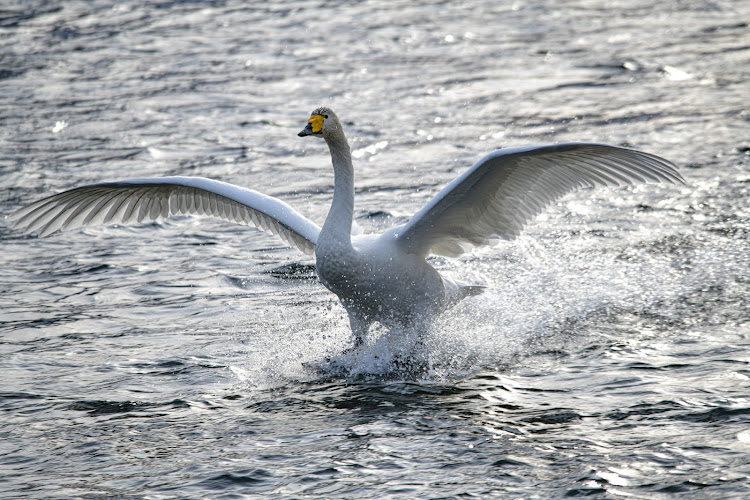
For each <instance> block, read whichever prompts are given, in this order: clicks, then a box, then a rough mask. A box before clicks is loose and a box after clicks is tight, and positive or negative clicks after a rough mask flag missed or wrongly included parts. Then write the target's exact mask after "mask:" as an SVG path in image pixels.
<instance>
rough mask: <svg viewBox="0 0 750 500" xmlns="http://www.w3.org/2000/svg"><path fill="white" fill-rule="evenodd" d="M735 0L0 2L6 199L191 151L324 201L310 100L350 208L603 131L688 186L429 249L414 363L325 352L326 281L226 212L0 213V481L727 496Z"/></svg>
mask: <svg viewBox="0 0 750 500" xmlns="http://www.w3.org/2000/svg"><path fill="white" fill-rule="evenodd" d="M748 21H750V4H748V3H747V2H743V1H730V0H720V1H713V2H708V1H693V0H686V1H680V2H673V1H667V2H657V3H656V4H654V2H652V1H650V0H649V1H639V0H636V1H630V0H629V1H594V0H581V1H562V0H561V1H552V0H550V1H541V0H539V1H525V2H524V1H517V2H498V1H495V0H485V1H481V0H479V1H465V2H414V1H405V2H398V1H389V2H386V1H364V2H315V1H299V2H296V1H287V2H270V3H264V2H242V1H239V0H237V1H213V2H210V1H206V2H200V1H193V2H190V1H184V2H182V1H174V2H129V1H124V2H121V3H112V2H104V1H89V0H86V1H83V0H69V1H65V2H62V1H57V2H55V1H52V2H50V1H46V0H45V1H24V2H13V1H11V2H8V3H5V4H3V7H1V8H0V78H1V79H0V123H1V124H2V126H1V127H0V148H1V149H0V150H1V151H2V155H0V176H1V177H0V179H1V180H2V186H3V190H2V196H1V197H0V210H1V211H2V212H3V213H5V214H7V213H9V212H11V211H12V210H14V209H16V208H18V207H20V206H21V205H23V204H25V203H27V202H30V201H32V200H34V199H36V198H39V197H41V196H43V195H46V194H49V193H53V192H57V191H60V190H63V189H66V188H71V187H74V186H77V185H80V184H83V183H87V182H94V181H99V180H116V179H122V178H129V177H139V176H161V175H200V176H206V177H212V178H215V179H220V180H224V181H228V182H233V183H236V184H240V185H244V186H249V187H252V188H255V189H258V190H261V191H264V192H266V193H268V194H271V195H275V196H279V197H281V198H283V199H284V200H285V201H287V202H289V203H291V204H293V205H295V206H296V207H297V208H298V209H299V210H300V211H301V212H303V213H305V214H307V215H309V216H310V217H311V218H312V219H314V220H316V221H317V222H319V223H321V222H322V220H323V218H324V217H325V214H326V211H327V209H328V204H329V202H330V196H331V192H332V173H331V170H330V160H329V158H328V156H327V150H326V148H325V146H324V145H323V144H322V143H321V142H318V141H314V140H309V139H308V140H304V139H300V138H298V137H297V136H296V133H297V131H299V130H300V129H301V128H302V127H303V126H304V124H305V122H306V120H307V117H308V116H309V113H310V111H311V110H312V109H313V108H315V107H317V106H319V105H330V106H331V107H333V108H334V109H335V110H337V112H338V114H339V115H340V116H341V117H342V119H343V120H344V121H345V124H346V127H347V132H348V135H349V137H350V142H351V144H352V148H353V150H354V155H355V157H356V158H355V161H356V163H357V165H356V167H357V169H358V170H357V196H358V198H357V215H358V217H359V223H360V225H362V226H363V227H365V228H366V229H367V230H370V229H372V228H377V227H382V226H383V225H387V224H392V223H395V222H398V221H403V220H406V218H408V217H409V216H410V215H411V214H412V213H413V212H415V211H416V210H417V209H418V208H419V207H421V206H422V205H423V204H424V203H425V202H426V201H427V200H428V199H429V198H430V197H431V196H432V194H434V193H435V192H436V191H437V190H438V189H439V188H440V187H441V186H442V185H444V184H445V183H446V182H448V181H449V180H451V179H452V178H453V177H455V176H456V175H457V174H458V173H460V172H461V171H462V170H463V169H465V168H467V167H468V166H469V165H470V164H472V163H473V162H474V161H475V160H476V159H478V158H479V157H481V156H482V155H484V154H485V153H486V152H488V151H490V150H492V149H495V148H497V147H502V146H514V145H522V144H533V143H545V142H554V141H564V140H592V141H598V142H608V143H612V144H628V145H631V146H633V147H636V148H639V149H643V150H646V151H649V152H653V153H657V154H660V155H662V156H664V157H667V158H669V159H671V160H672V161H674V162H675V163H676V164H678V165H679V166H680V167H681V170H682V172H683V174H684V176H685V178H686V179H687V182H688V184H687V186H679V187H678V186H645V187H638V188H635V189H618V190H597V191H586V192H581V193H578V194H576V195H572V196H568V197H567V198H565V199H564V200H563V201H562V202H561V203H560V204H559V205H558V206H556V207H553V208H552V209H551V210H550V211H549V212H548V213H547V214H545V215H544V216H542V217H540V218H539V219H538V220H537V221H536V222H535V223H534V224H532V225H531V226H530V228H529V230H528V231H527V232H526V234H525V236H523V237H522V238H521V239H520V240H518V241H516V242H513V243H503V244H502V245H500V246H499V247H497V248H491V249H482V250H480V251H477V252H476V253H474V254H472V255H470V256H468V257H465V258H463V259H459V260H437V261H436V265H438V266H439V267H440V268H441V270H443V271H444V272H445V273H447V274H450V275H452V276H454V277H457V278H461V279H464V280H466V281H475V282H481V283H485V284H486V285H487V286H488V291H487V293H486V294H484V295H483V296H481V297H477V298H472V299H470V300H467V301H466V302H464V303H463V304H462V305H461V306H460V307H458V308H457V309H455V310H454V311H453V312H452V313H451V314H449V315H447V316H445V317H443V318H442V320H441V321H440V324H439V325H437V327H436V328H435V330H434V331H433V332H431V334H430V336H429V338H428V341H427V349H428V350H429V353H428V354H429V357H430V359H431V361H432V364H433V367H432V369H430V370H428V371H425V372H423V373H418V374H413V373H412V374H405V373H399V372H398V370H394V369H392V368H389V367H381V366H378V365H377V363H375V362H374V361H373V363H368V362H367V359H366V358H363V359H362V366H359V367H355V369H353V370H351V372H347V373H340V372H339V373H336V372H333V371H327V370H326V368H325V366H326V363H325V359H326V357H327V356H331V355H335V354H338V353H340V352H341V351H342V350H343V349H344V348H346V347H347V345H348V342H349V340H350V338H349V331H348V327H347V321H346V318H345V314H344V311H343V309H342V308H341V307H340V306H339V305H338V304H337V303H336V302H335V300H334V299H333V296H332V295H330V294H329V293H327V292H326V291H325V290H324V289H323V287H322V286H321V285H320V284H319V283H317V282H316V281H315V280H312V279H291V278H292V276H291V275H289V274H288V273H286V272H284V269H288V266H291V265H293V264H297V263H299V264H310V263H311V262H310V260H309V259H308V258H306V257H303V256H301V255H300V254H299V253H298V252H297V251H295V250H292V249H288V248H285V247H284V246H283V245H282V244H281V243H280V242H279V241H277V240H276V239H274V238H273V237H270V236H268V235H265V234H263V233H260V232H258V231H255V230H253V229H249V228H244V227H239V226H232V225H230V224H225V223H221V222H218V221H214V220H205V219H194V218H183V219H181V220H169V221H167V222H165V223H163V224H152V225H147V226H140V227H127V228H122V227H106V228H90V229H86V230H79V231H73V232H69V233H64V234H58V235H55V236H53V237H50V238H47V239H42V240H39V239H36V238H33V237H30V236H24V235H21V234H20V233H19V231H17V230H14V229H12V228H10V227H9V226H8V224H7V223H6V222H3V223H2V224H0V239H1V240H2V253H1V254H0V255H1V256H0V259H2V260H1V262H2V266H0V280H1V281H2V287H1V288H0V415H1V419H2V426H0V495H2V496H4V497H15V498H25V497H35V498H42V497H50V498H63V497H86V498H99V497H104V496H115V497H121V498H122V497H125V498H176V497H194V498H197V497H223V498H236V497H241V496H247V497H254V496H260V495H274V496H276V497H282V498H315V497H327V498H446V497H455V496H458V495H463V496H465V497H480V498H486V497H491V496H494V497H500V498H505V497H507V498H521V497H523V498H540V499H546V498H558V497H563V496H587V495H589V496H593V497H594V498H626V497H627V498H657V499H658V498H672V497H679V498H745V497H747V496H749V495H750V483H749V482H748V476H749V475H750V311H748V300H749V299H750V291H749V290H748V287H749V286H750V244H749V243H748V235H749V234H750V201H749V196H748V195H749V194H750V156H749V155H748V152H749V151H750V134H749V132H750V124H749V121H750V111H748V110H749V109H750V108H749V107H748V102H750V84H749V83H748V76H750V28H749V27H748ZM281 266H287V267H284V268H282V270H281V271H279V268H280V267H281ZM273 270H277V271H275V272H272V271H273Z"/></svg>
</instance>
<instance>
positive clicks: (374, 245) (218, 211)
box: [9, 108, 684, 345]
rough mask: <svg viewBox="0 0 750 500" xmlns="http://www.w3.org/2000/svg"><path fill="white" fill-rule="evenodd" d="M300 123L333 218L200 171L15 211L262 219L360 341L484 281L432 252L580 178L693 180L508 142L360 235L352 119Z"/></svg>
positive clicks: (72, 194) (484, 238)
mask: <svg viewBox="0 0 750 500" xmlns="http://www.w3.org/2000/svg"><path fill="white" fill-rule="evenodd" d="M299 135H300V136H307V135H314V136H318V137H322V138H323V139H325V141H326V143H327V144H328V147H329V149H330V153H331V157H332V160H333V169H334V176H335V183H334V194H333V202H332V205H331V210H330V211H329V214H328V216H327V218H326V221H325V223H324V224H323V227H319V226H318V225H316V224H315V223H313V222H311V221H310V220H308V219H307V218H305V217H304V216H302V215H300V214H299V213H298V212H297V211H295V210H294V209H293V208H292V207H290V206H289V205H287V204H286V203H284V202H282V201H280V200H278V199H276V198H273V197H270V196H266V195H263V194H261V193H258V192H256V191H253V190H250V189H246V188H241V187H238V186H234V185H231V184H227V183H224V182H219V181H214V180H210V179H204V178H200V177H163V178H144V179H131V180H125V181H118V182H103V183H98V184H91V185H88V186H82V187H78V188H74V189H71V190H69V191H65V192H62V193H59V194H56V195H53V196H50V197H48V198H44V199H42V200H39V201H36V202H34V203H31V204H30V205H27V206H25V207H23V208H21V209H20V210H18V211H16V212H15V213H13V214H12V215H10V216H9V218H10V219H11V220H13V221H14V222H15V225H16V226H18V227H21V228H23V229H24V230H25V231H26V232H31V231H39V234H40V236H47V235H49V234H51V233H53V232H55V231H57V230H66V229H73V228H76V227H81V226H86V225H93V224H113V223H117V224H131V223H140V222H147V221H155V220H160V219H163V218H166V217H169V216H170V215H175V214H194V215H207V216H212V217H217V218H220V219H224V220H227V221H231V222H236V223H240V224H252V225H255V226H256V227H259V228H261V229H265V230H267V231H270V232H272V233H274V234H276V235H278V236H280V237H281V238H282V239H283V240H284V241H285V242H286V243H288V244H290V245H293V246H295V247H297V248H299V249H300V250H301V251H303V252H305V253H308V254H313V253H314V254H315V260H316V267H317V272H318V276H319V277H320V280H321V282H322V283H323V284H324V285H325V286H326V287H327V288H328V289H329V290H331V291H332V292H334V293H335V294H336V295H338V297H339V299H340V300H341V302H342V304H343V305H344V307H345V308H346V310H347V312H348V313H349V319H350V323H351V326H352V331H353V333H354V334H355V345H359V344H361V343H363V342H364V340H365V336H366V334H367V331H368V329H369V326H370V325H371V324H372V323H373V322H375V321H378V322H381V323H383V324H385V325H386V326H399V327H406V328H408V327H413V328H417V329H418V330H420V331H421V330H422V329H423V328H426V327H427V326H428V325H429V324H430V322H431V320H432V319H433V318H434V317H435V315H437V314H439V313H440V312H442V311H443V310H445V309H446V308H448V307H450V306H451V305H453V304H454V303H456V302H457V301H459V300H461V299H462V298H463V297H465V296H467V295H474V294H476V293H479V291H480V290H481V287H477V286H467V285H463V284H461V283H457V282H455V281H453V280H450V279H448V278H444V277H442V276H440V275H439V274H438V272H437V271H436V270H435V269H434V268H433V267H432V266H431V265H430V264H429V263H428V262H427V261H426V260H425V259H426V257H427V256H429V255H431V254H437V255H445V256H457V255H460V254H461V253H463V252H466V251H468V250H469V249H470V248H471V247H473V246H476V245H486V244H492V243H495V242H497V241H498V240H502V239H505V240H509V239H513V238H515V237H516V236H518V234H519V233H520V231H521V230H522V229H523V228H524V226H525V225H526V224H527V223H528V222H529V221H530V220H531V219H532V218H533V217H535V216H536V215H538V214H540V213H541V212H542V211H543V210H544V209H545V208H546V207H547V206H548V205H549V204H551V203H552V202H554V201H555V200H557V199H559V198H560V197H562V196H564V195H565V194H567V193H569V192H571V191H574V190H576V189H580V188H585V187H594V186H621V185H626V184H634V183H641V182H672V183H682V182H684V181H683V179H682V176H681V175H680V174H679V172H677V170H676V168H675V167H674V165H673V164H671V163H670V162H668V161H667V160H664V159H663V158H659V157H658V156H654V155H651V154H648V153H643V152H640V151H635V150H631V149H626V148H620V147H615V146H608V145H604V144H590V143H562V144H553V145H545V146H525V147H517V148H508V149H501V150H497V151H494V152H492V153H490V154H488V155H486V156H485V157H484V158H482V159H481V160H479V161H478V162H476V163H475V164H474V165H473V166H472V167H471V168H470V169H469V170H467V171H466V172H464V173H463V174H462V175H460V176H459V177H458V178H456V179H455V180H454V181H453V182H451V183H450V184H448V185H447V186H446V187H445V188H444V189H443V190H441V191H440V192H439V193H438V194H437V195H436V196H435V197H434V198H433V199H432V200H431V201H430V202H429V203H427V205H425V207H424V208H422V209H421V210H420V211H418V212H417V213H416V214H415V215H414V216H413V217H412V218H411V219H410V220H409V221H408V222H407V223H406V224H404V225H401V226H398V227H394V228H391V229H389V230H387V231H385V232H384V233H383V234H381V235H361V236H354V237H352V235H351V230H352V218H353V214H354V170H353V166H352V158H351V151H350V148H349V145H348V143H347V141H346V137H345V135H344V131H343V128H342V125H341V122H340V121H339V119H338V118H337V117H336V115H335V114H334V113H333V111H331V110H330V109H328V108H319V109H316V110H315V111H313V113H312V116H311V118H310V120H309V122H308V125H307V127H306V128H305V129H304V130H303V131H302V132H300V133H299Z"/></svg>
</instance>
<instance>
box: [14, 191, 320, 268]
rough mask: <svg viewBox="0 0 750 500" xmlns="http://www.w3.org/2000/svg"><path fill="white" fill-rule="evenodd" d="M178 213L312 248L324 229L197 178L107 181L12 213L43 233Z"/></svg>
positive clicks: (271, 202) (276, 203)
mask: <svg viewBox="0 0 750 500" xmlns="http://www.w3.org/2000/svg"><path fill="white" fill-rule="evenodd" d="M178 214H194V215H207V216H212V217H217V218H220V219H224V220H228V221H231V222H236V223H239V224H252V225H255V226H257V227H260V228H262V229H265V230H266V231H270V232H272V233H273V234H276V235H278V236H280V237H281V238H282V239H283V240H284V241H285V242H287V243H289V244H291V245H293V246H296V247H297V248H299V249H300V250H302V251H303V252H306V253H313V252H314V250H315V244H316V241H317V238H318V233H319V232H320V228H319V227H318V226H317V225H316V224H314V223H312V222H310V221H309V220H308V219H306V218H305V217H303V216H302V215H300V214H299V213H297V212H296V211H295V210H294V209H292V208H291V207H290V206H289V205H287V204H286V203H284V202H282V201H280V200H278V199H276V198H272V197H270V196H265V195H263V194H261V193H258V192H256V191H252V190H250V189H244V188H240V187H237V186H233V185H231V184H226V183H223V182H219V181H212V180H209V179H203V178H199V177H163V178H146V179H132V180H128V181H121V182H105V183H99V184H91V185H88V186H82V187H79V188H75V189H71V190H69V191H65V192H62V193H59V194H56V195H54V196H50V197H48V198H44V199H42V200H39V201H36V202H34V203H31V204H29V205H27V206H25V207H23V208H21V209H19V210H18V211H16V212H15V213H13V214H11V215H10V216H9V219H11V220H13V221H14V222H15V225H16V226H17V227H21V228H23V229H24V231H25V232H32V231H37V230H39V232H40V234H39V235H40V236H47V235H49V234H51V233H54V232H55V231H58V230H60V231H63V230H66V229H73V228H77V227H81V226H88V225H95V224H113V223H119V224H131V223H135V222H138V223H141V222H146V221H158V220H162V219H164V218H167V217H169V216H170V215H178Z"/></svg>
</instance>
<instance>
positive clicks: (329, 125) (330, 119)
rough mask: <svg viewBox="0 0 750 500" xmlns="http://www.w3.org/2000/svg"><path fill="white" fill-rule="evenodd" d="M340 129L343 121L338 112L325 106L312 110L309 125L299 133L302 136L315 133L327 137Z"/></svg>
mask: <svg viewBox="0 0 750 500" xmlns="http://www.w3.org/2000/svg"><path fill="white" fill-rule="evenodd" d="M340 130H341V122H340V121H339V118H338V116H336V113H334V112H333V111H332V110H331V108H325V107H323V108H318V109H316V110H315V111H313V112H312V114H311V115H310V119H309V120H307V126H306V127H305V128H304V129H302V131H301V132H300V133H299V134H297V135H298V136H300V137H305V136H308V135H314V136H317V137H322V138H324V139H325V138H326V137H330V136H331V135H332V134H334V133H336V132H337V131H340Z"/></svg>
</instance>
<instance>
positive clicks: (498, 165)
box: [391, 143, 684, 257]
mask: <svg viewBox="0 0 750 500" xmlns="http://www.w3.org/2000/svg"><path fill="white" fill-rule="evenodd" d="M663 181H666V182H672V183H684V180H683V178H682V176H681V175H680V174H679V172H677V170H676V168H675V166H674V165H673V164H672V163H670V162H669V161H667V160H665V159H663V158H659V157H658V156H654V155H652V154H648V153H643V152H640V151H634V150H632V149H626V148H620V147H615V146H608V145H605V144H589V143H561V144H554V145H546V146H525V147H517V148H508V149H500V150H498V151H494V152H492V153H490V154H488V155H487V156H485V157H484V158H482V159H481V160H479V161H478V162H476V163H475V164H474V165H473V166H472V167H471V168H470V169H469V170H467V171H466V172H464V173H463V174H462V175H461V176H459V177H458V178H457V179H455V180H454V181H453V182H451V183H450V184H448V185H447V186H446V187H445V188H443V190H442V191H440V192H439V193H438V194H437V196H435V197H434V198H433V199H432V200H430V202H429V203H427V205H425V207H424V208H422V209H421V210H420V211H419V212H417V213H416V214H415V215H414V216H413V217H412V218H411V220H409V222H407V223H406V224H404V225H403V226H400V227H398V228H394V229H392V230H391V231H392V234H394V235H395V238H396V240H397V244H398V245H399V246H401V248H402V249H403V250H404V251H406V252H409V253H414V254H418V255H428V254H438V255H446V256H450V257H455V256H457V255H460V254H461V253H463V252H465V251H467V250H468V249H469V248H471V247H472V246H476V245H485V244H488V243H493V242H497V241H498V240H500V239H506V240H510V239H513V238H515V237H516V236H518V234H519V233H520V232H521V230H522V229H523V227H524V226H525V225H526V224H527V223H528V222H529V221H530V220H531V219H532V218H534V217H535V216H537V215H539V214H540V213H541V212H542V211H543V210H544V209H545V208H546V207H547V206H548V205H550V204H551V203H552V202H554V201H555V200H558V199H559V198H561V197H562V196H564V195H565V194H567V193H569V192H571V191H574V190H576V189H580V188H585V187H594V186H597V185H599V186H621V185H624V184H635V183H639V182H663Z"/></svg>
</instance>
